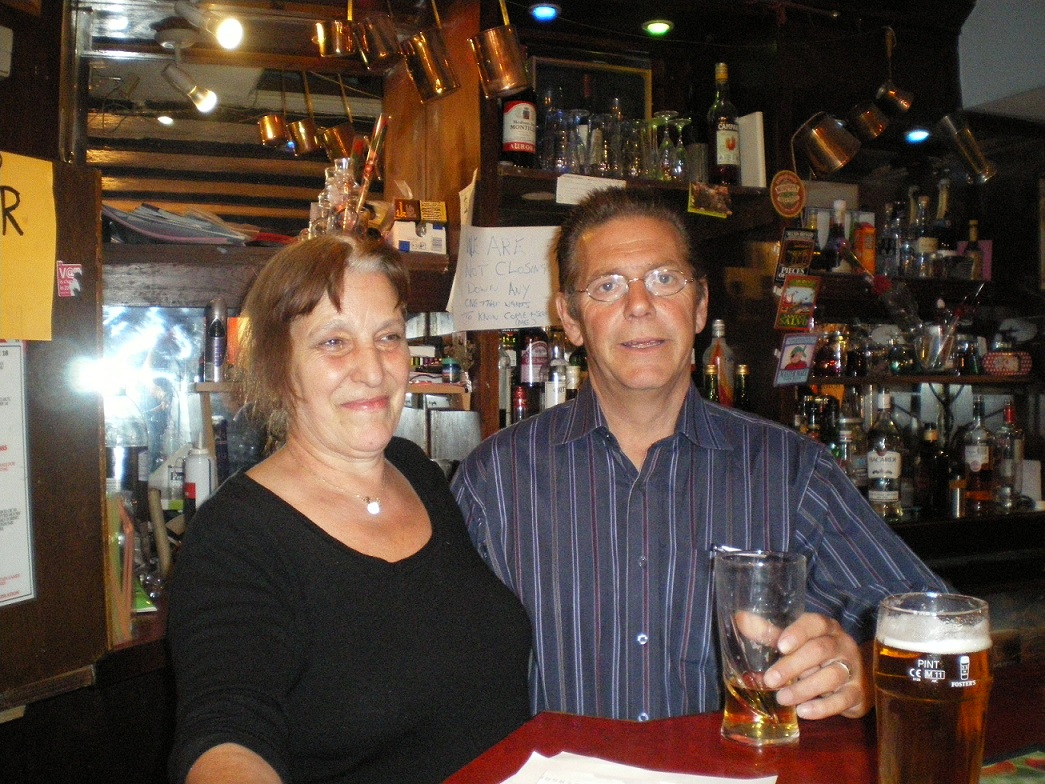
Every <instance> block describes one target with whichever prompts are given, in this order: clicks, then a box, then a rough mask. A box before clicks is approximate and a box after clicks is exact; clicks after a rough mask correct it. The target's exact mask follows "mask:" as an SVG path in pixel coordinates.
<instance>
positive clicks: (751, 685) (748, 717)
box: [715, 551, 806, 746]
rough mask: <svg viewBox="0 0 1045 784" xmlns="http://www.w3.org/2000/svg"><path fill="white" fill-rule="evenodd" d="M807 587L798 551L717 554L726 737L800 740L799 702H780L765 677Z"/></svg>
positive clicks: (761, 742)
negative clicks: (787, 703) (780, 639)
mask: <svg viewBox="0 0 1045 784" xmlns="http://www.w3.org/2000/svg"><path fill="white" fill-rule="evenodd" d="M805 587H806V559H805V556H803V555H799V554H798V553H773V552H763V551H748V552H717V553H715V615H716V618H717V620H718V635H719V644H720V651H721V654H722V680H723V685H724V686H725V691H726V706H725V711H724V713H723V715H722V735H723V737H726V738H729V739H730V740H736V741H739V742H741V743H746V744H748V745H751V746H772V745H777V744H781V743H794V742H795V741H797V740H798V716H797V715H796V713H795V706H793V705H780V704H779V703H778V702H777V700H776V691H775V690H772V689H768V688H766V686H765V683H764V681H763V677H764V676H765V673H766V670H768V669H769V668H770V667H771V666H772V665H773V664H774V663H775V662H776V661H777V659H779V658H780V655H781V654H780V651H779V649H778V648H777V640H778V639H779V638H780V633H781V632H782V631H783V630H784V629H785V628H787V627H788V626H790V625H791V624H792V623H794V622H795V621H796V620H798V617H799V616H800V615H801V614H802V611H803V609H804V607H805Z"/></svg>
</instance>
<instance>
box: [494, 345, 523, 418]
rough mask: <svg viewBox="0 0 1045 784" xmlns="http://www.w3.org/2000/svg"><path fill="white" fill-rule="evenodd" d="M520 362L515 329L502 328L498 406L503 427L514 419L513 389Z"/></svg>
mask: <svg viewBox="0 0 1045 784" xmlns="http://www.w3.org/2000/svg"><path fill="white" fill-rule="evenodd" d="M518 363H519V357H518V354H517V353H516V350H515V330H514V329H504V330H501V343H500V345H499V346H498V348H497V408H498V410H499V411H500V418H501V427H507V426H508V425H509V424H511V421H512V420H511V417H512V389H513V388H514V387H515V384H516V371H517V367H516V366H517V365H518Z"/></svg>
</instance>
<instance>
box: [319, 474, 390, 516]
mask: <svg viewBox="0 0 1045 784" xmlns="http://www.w3.org/2000/svg"><path fill="white" fill-rule="evenodd" d="M313 476H315V477H316V479H318V480H319V481H320V482H322V483H323V484H325V485H329V486H330V487H333V488H334V489H335V490H337V491H338V492H339V493H342V494H344V495H351V496H352V497H354V498H358V499H359V500H360V501H362V502H363V504H364V506H366V511H367V513H368V514H372V515H379V514H381V499H380V498H379V497H378V496H376V495H360V494H359V493H353V492H352V491H351V490H346V489H345V488H343V487H341V486H340V485H336V484H334V483H333V482H331V481H330V480H328V479H324V478H323V477H322V476H320V475H319V474H318V473H313Z"/></svg>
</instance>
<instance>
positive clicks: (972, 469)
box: [962, 395, 994, 516]
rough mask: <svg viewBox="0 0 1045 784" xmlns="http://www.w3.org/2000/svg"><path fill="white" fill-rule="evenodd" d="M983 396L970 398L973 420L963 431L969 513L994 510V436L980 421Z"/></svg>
mask: <svg viewBox="0 0 1045 784" xmlns="http://www.w3.org/2000/svg"><path fill="white" fill-rule="evenodd" d="M983 419H984V403H983V395H976V396H975V397H974V398H973V399H972V423H971V424H970V425H969V429H968V430H966V431H965V438H964V439H963V446H962V456H963V459H964V461H965V513H966V514H967V515H970V516H976V515H988V514H992V513H993V512H994V456H993V454H992V451H993V450H992V447H993V444H992V442H993V440H994V436H993V434H992V433H991V431H990V430H988V429H987V426H986V425H984V423H983Z"/></svg>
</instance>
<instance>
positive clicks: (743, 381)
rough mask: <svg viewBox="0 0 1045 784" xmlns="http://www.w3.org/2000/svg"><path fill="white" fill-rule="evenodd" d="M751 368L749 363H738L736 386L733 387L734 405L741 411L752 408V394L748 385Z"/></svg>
mask: <svg viewBox="0 0 1045 784" xmlns="http://www.w3.org/2000/svg"><path fill="white" fill-rule="evenodd" d="M750 375H751V370H750V369H749V368H748V366H747V365H743V364H741V365H737V378H736V386H735V387H734V389H733V407H734V408H738V409H740V410H741V411H750V410H751V395H750V391H749V387H748V379H749V377H750Z"/></svg>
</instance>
